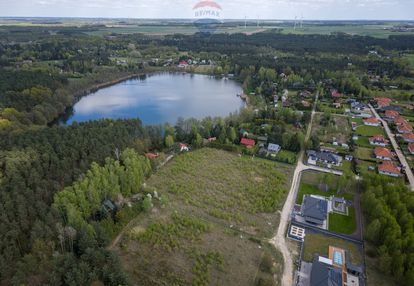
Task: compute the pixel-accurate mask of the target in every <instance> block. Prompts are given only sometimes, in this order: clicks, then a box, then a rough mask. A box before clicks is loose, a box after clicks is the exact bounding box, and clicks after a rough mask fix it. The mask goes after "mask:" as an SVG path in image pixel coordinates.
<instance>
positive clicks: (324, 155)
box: [307, 150, 341, 163]
mask: <svg viewBox="0 0 414 286" xmlns="http://www.w3.org/2000/svg"><path fill="white" fill-rule="evenodd" d="M307 154H308V156H309V157H314V159H318V160H321V161H326V162H332V163H339V162H341V157H339V156H337V155H335V154H333V153H331V152H316V151H313V150H309V151H308V152H307Z"/></svg>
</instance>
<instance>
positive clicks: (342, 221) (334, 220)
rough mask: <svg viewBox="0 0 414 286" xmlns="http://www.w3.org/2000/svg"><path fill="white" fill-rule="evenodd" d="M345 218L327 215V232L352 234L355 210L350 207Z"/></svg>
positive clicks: (332, 214) (354, 226)
mask: <svg viewBox="0 0 414 286" xmlns="http://www.w3.org/2000/svg"><path fill="white" fill-rule="evenodd" d="M348 210H349V214H348V215H347V216H345V215H340V214H336V213H330V214H329V231H332V232H337V233H342V234H353V233H354V232H355V230H356V218H355V209H354V208H353V207H350V208H349V209H348Z"/></svg>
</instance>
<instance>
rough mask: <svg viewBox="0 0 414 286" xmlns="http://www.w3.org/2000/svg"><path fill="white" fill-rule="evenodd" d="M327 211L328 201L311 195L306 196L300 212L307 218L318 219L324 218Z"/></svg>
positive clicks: (317, 220) (322, 219)
mask: <svg viewBox="0 0 414 286" xmlns="http://www.w3.org/2000/svg"><path fill="white" fill-rule="evenodd" d="M327 212H328V202H327V201H326V200H321V199H318V198H314V197H311V196H306V197H305V201H304V202H303V205H302V213H303V215H304V216H305V217H307V220H309V219H310V220H316V221H315V222H316V223H318V222H319V221H324V220H326V217H327Z"/></svg>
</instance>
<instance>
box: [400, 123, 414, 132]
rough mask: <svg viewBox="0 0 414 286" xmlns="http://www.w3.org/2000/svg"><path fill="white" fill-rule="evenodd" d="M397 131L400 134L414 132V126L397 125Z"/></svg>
mask: <svg viewBox="0 0 414 286" xmlns="http://www.w3.org/2000/svg"><path fill="white" fill-rule="evenodd" d="M397 131H398V133H400V134H409V133H412V132H413V128H412V127H411V125H409V124H400V125H398V126H397Z"/></svg>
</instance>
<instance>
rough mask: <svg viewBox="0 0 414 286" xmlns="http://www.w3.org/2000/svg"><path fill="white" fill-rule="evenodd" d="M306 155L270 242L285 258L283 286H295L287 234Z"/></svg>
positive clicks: (293, 179) (309, 132)
mask: <svg viewBox="0 0 414 286" xmlns="http://www.w3.org/2000/svg"><path fill="white" fill-rule="evenodd" d="M318 96H319V94H316V98H315V103H314V106H313V110H312V116H311V120H310V122H309V126H308V130H307V132H306V137H305V142H307V141H308V140H309V138H310V135H311V130H312V123H313V118H314V116H315V109H316V104H317V102H318ZM304 154H305V150H301V151H300V153H299V159H298V164H297V165H296V169H295V172H294V174H293V178H292V186H291V187H290V191H289V194H288V196H287V198H286V202H285V205H284V206H283V209H282V213H281V214H280V223H279V227H278V229H277V233H276V236H275V237H273V238H272V239H271V241H270V242H271V243H272V244H273V245H274V246H275V247H276V248H277V249H278V250H279V251H280V252H281V253H282V256H283V264H284V268H283V276H282V286H291V285H293V259H292V254H291V253H290V251H289V249H288V247H287V243H286V236H285V232H286V228H287V226H288V222H289V216H290V213H291V210H292V208H293V205H294V203H295V198H296V194H297V191H298V189H299V185H300V178H301V174H302V171H304V170H306V169H308V166H305V165H304V164H303V163H302V162H303V157H304Z"/></svg>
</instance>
